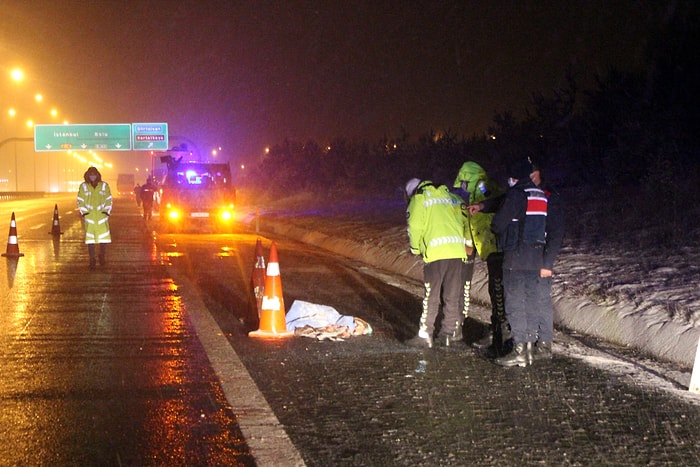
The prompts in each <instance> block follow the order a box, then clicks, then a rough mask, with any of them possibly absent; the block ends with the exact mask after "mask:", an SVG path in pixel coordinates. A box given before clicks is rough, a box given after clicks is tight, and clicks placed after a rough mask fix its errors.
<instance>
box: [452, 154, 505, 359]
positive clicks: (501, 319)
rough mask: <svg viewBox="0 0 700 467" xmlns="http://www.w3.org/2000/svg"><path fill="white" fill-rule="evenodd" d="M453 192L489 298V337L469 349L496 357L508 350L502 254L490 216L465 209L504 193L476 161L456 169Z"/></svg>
mask: <svg viewBox="0 0 700 467" xmlns="http://www.w3.org/2000/svg"><path fill="white" fill-rule="evenodd" d="M453 186H454V191H455V192H456V193H457V194H458V195H459V196H460V197H461V198H462V199H463V200H464V203H465V204H463V205H462V214H463V215H464V218H465V221H466V225H467V233H466V237H467V246H473V247H474V250H475V252H476V253H478V254H479V258H481V260H482V261H485V262H486V266H487V271H488V280H489V283H488V284H489V297H490V298H491V329H490V332H489V333H488V335H487V336H486V337H485V338H484V339H481V340H479V341H476V342H474V343H472V346H473V347H475V348H477V349H479V350H483V351H486V353H487V355H489V356H493V357H498V356H502V355H505V354H507V353H508V352H509V351H510V345H509V344H512V342H511V341H509V339H508V337H509V334H510V332H509V326H508V322H507V320H506V310H505V293H504V290H503V251H501V250H500V249H499V248H498V246H497V244H496V235H495V234H494V233H493V232H492V231H491V220H492V219H493V213H483V212H478V211H475V212H473V213H471V212H469V210H468V206H473V205H476V204H479V203H480V202H482V201H484V200H485V199H488V198H496V197H499V196H501V195H503V194H504V193H505V192H504V190H503V189H502V188H501V187H500V186H499V185H498V184H497V183H496V182H495V181H494V180H492V179H491V178H490V177H489V176H488V175H487V174H486V171H485V170H484V169H483V168H482V167H481V166H480V165H479V164H477V163H476V162H473V161H467V162H465V163H464V164H462V167H461V168H460V169H459V173H458V174H457V178H456V179H455V182H454V185H453ZM473 260H474V252H472V254H471V255H470V257H469V260H468V261H467V263H466V268H465V276H466V287H467V289H470V288H471V282H472V277H473V275H474V261H473ZM465 301H466V304H465V307H464V308H465V309H466V310H469V294H468V293H467V294H465Z"/></svg>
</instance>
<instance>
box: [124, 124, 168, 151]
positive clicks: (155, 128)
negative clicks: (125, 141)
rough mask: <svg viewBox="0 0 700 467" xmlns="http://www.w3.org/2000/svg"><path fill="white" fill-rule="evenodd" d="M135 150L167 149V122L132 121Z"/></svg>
mask: <svg viewBox="0 0 700 467" xmlns="http://www.w3.org/2000/svg"><path fill="white" fill-rule="evenodd" d="M131 130H132V138H131V140H132V141H133V143H134V151H167V150H168V124H167V123H132V124H131Z"/></svg>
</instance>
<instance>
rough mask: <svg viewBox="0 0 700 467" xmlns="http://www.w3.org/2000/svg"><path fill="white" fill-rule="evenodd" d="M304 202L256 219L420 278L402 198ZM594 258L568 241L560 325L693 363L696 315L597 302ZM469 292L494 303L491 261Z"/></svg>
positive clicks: (557, 296)
mask: <svg viewBox="0 0 700 467" xmlns="http://www.w3.org/2000/svg"><path fill="white" fill-rule="evenodd" d="M307 201H308V199H304V198H301V199H296V200H287V202H283V203H279V204H277V205H276V206H274V207H269V206H268V207H266V208H265V209H264V210H261V212H260V213H259V214H260V217H259V218H258V219H257V222H258V223H259V225H261V230H263V231H267V232H271V233H277V234H280V235H284V236H288V237H291V238H295V239H298V240H300V241H303V242H305V243H309V244H313V245H316V246H319V247H321V248H324V249H326V250H329V251H332V252H334V253H336V254H339V255H343V256H345V257H348V258H351V259H355V260H358V261H360V262H363V263H365V264H367V265H370V266H373V267H376V268H379V269H382V270H385V271H387V272H390V273H394V274H399V275H402V276H405V277H409V278H412V279H415V280H417V281H420V280H422V262H421V260H420V258H417V257H414V256H411V255H410V254H409V253H408V251H407V238H406V228H405V220H404V212H403V209H402V207H401V206H400V205H392V203H393V202H394V201H391V200H390V201H387V204H386V205H382V203H376V202H375V203H374V205H373V206H372V208H373V209H379V210H380V211H379V212H376V211H375V212H371V211H370V212H368V210H367V206H364V207H357V206H353V207H351V206H349V205H348V206H343V205H342V203H338V204H336V205H334V207H333V208H326V209H315V210H310V209H309V208H308V206H309V205H310V203H308V202H307ZM243 210H244V211H245V209H243ZM247 211H248V212H247V214H246V213H245V212H243V213H239V214H240V215H241V217H242V220H243V221H244V222H248V223H252V222H256V220H255V209H248V210H247ZM397 212H398V214H397ZM597 263H599V261H598V260H597V259H596V258H594V257H592V256H591V255H581V254H578V253H577V252H575V251H574V249H573V248H571V247H566V243H565V248H564V249H563V251H562V253H561V255H560V259H559V261H558V263H557V265H556V269H557V272H556V274H557V279H556V280H555V285H554V290H553V302H554V309H555V322H556V324H557V325H558V326H563V327H565V328H567V329H569V330H573V331H576V332H578V333H580V334H583V335H589V336H594V337H597V338H600V339H602V340H604V341H608V342H611V343H615V344H618V345H622V346H626V347H629V348H633V349H638V350H639V351H641V352H643V353H646V354H648V355H650V356H652V357H655V358H659V359H661V360H662V361H669V362H672V363H674V364H677V365H680V366H681V367H683V368H685V369H688V370H691V369H692V368H693V364H694V359H695V352H696V348H697V345H698V341H699V340H700V326H699V325H696V323H694V322H692V320H687V319H686V320H683V319H678V317H675V319H674V314H673V313H669V312H668V310H666V309H664V307H663V306H662V305H660V304H659V303H663V301H661V300H657V301H656V302H654V303H649V302H647V303H644V304H643V305H644V306H640V303H635V301H634V296H632V295H629V296H625V294H617V295H616V297H615V299H614V300H612V299H610V296H607V297H603V299H601V300H599V303H595V302H594V301H593V300H591V299H590V297H589V296H588V295H587V291H588V290H590V286H589V288H586V287H585V284H582V283H583V282H585V281H586V280H589V281H595V277H596V276H593V277H592V278H590V279H589V278H588V276H590V275H591V274H596V273H597V272H598V271H599V270H600V269H603V267H602V266H600V265H597ZM619 274H620V279H621V282H622V283H623V285H624V287H627V288H630V287H632V288H633V287H634V283H633V282H632V279H631V278H629V277H626V274H627V272H626V270H625V269H624V268H621V269H620V272H619ZM625 281H626V282H625ZM653 286H654V290H655V292H654V294H656V295H658V296H663V294H664V293H669V292H668V290H669V289H670V288H667V289H663V284H662V283H656V284H653ZM686 286H687V285H686ZM674 293H678V291H677V290H676V292H674ZM647 296H649V294H647ZM472 297H473V298H474V299H475V300H476V301H480V302H482V303H488V302H489V298H488V287H487V278H486V268H485V264H484V263H483V262H481V261H477V266H476V270H475V275H474V282H473V286H472ZM691 298H693V297H691ZM606 300H607V303H606ZM681 379H683V380H685V379H687V381H684V382H683V381H682V384H685V385H687V384H689V379H690V373H688V374H687V378H686V376H682V377H681Z"/></svg>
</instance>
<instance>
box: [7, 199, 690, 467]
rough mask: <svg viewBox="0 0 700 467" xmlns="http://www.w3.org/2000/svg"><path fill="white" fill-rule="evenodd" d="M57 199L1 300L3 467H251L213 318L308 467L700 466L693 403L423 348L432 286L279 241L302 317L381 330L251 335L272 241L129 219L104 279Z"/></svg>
mask: <svg viewBox="0 0 700 467" xmlns="http://www.w3.org/2000/svg"><path fill="white" fill-rule="evenodd" d="M48 204H50V208H49V215H48V216H49V218H48V219H44V217H46V215H43V216H42V215H41V214H37V215H36V216H35V217H36V220H32V219H34V217H31V216H30V215H29V214H27V215H26V218H25V217H23V218H22V221H21V223H19V224H18V229H19V234H20V240H19V242H20V249H21V250H22V251H23V252H24V253H25V257H23V258H20V259H19V260H18V261H17V262H8V263H7V265H6V271H5V272H6V274H7V281H3V282H2V283H1V284H2V288H0V294H2V295H1V297H2V304H3V306H2V312H1V314H0V349H1V350H0V357H2V358H0V374H2V385H1V386H0V396H1V397H0V404H1V407H0V409H1V410H0V433H2V441H1V442H0V464H2V465H253V464H254V463H255V460H254V456H255V454H254V452H255V448H253V449H251V447H250V446H251V442H249V441H251V440H245V439H244V436H243V432H242V430H241V428H240V426H239V423H238V422H239V421H241V422H242V421H243V420H244V419H245V417H246V416H248V415H250V414H248V413H243V412H240V413H237V412H236V411H235V410H234V409H232V406H233V407H238V406H239V404H238V402H237V399H239V398H244V397H246V394H240V393H239V394H237V393H236V391H235V385H234V390H227V391H225V389H222V385H221V384H220V383H219V380H218V378H217V373H216V372H215V370H214V369H213V368H212V366H211V364H210V362H211V361H214V360H215V359H214V358H213V357H212V355H207V354H205V350H204V349H205V346H203V345H202V342H203V341H205V340H206V339H205V337H206V336H203V335H200V336H199V337H198V336H197V335H196V333H195V326H194V325H193V324H192V315H193V313H194V312H195V311H196V312H197V313H210V314H211V316H213V318H214V319H215V320H216V323H217V324H218V326H219V328H220V330H218V331H217V332H218V333H220V334H221V335H223V336H224V337H225V338H226V339H227V340H228V342H230V345H231V346H232V347H233V349H235V351H236V353H237V354H238V358H240V360H241V361H242V362H243V364H245V367H246V368H247V372H248V373H249V374H250V375H251V376H252V378H253V379H254V381H255V382H256V384H257V388H258V390H259V391H260V392H261V393H262V395H263V396H264V399H265V400H266V401H267V403H269V405H270V406H271V408H272V410H273V411H274V415H275V416H276V418H277V419H278V420H279V422H281V423H282V425H283V427H284V429H285V431H286V433H287V435H288V436H289V438H290V439H291V441H292V442H293V443H294V446H295V448H296V449H297V450H298V451H299V452H300V454H301V457H303V459H304V461H305V462H306V464H307V465H314V466H316V465H318V466H327V465H401V466H403V465H501V466H502V465H697V464H700V431H699V430H698V429H697V428H698V427H699V426H700V405H699V404H696V403H692V402H690V401H688V400H687V399H685V398H680V397H676V396H674V395H672V394H668V393H667V392H665V391H662V390H658V389H654V388H651V387H648V386H645V385H640V384H636V383H635V382H634V380H632V379H630V378H627V377H626V375H624V374H622V375H620V374H613V373H610V372H606V371H602V370H598V369H596V368H593V367H590V366H588V365H585V364H583V363H581V362H580V361H579V360H575V359H571V358H569V357H566V356H563V355H560V354H558V355H556V356H555V358H554V360H553V361H551V362H545V363H542V364H539V365H537V366H533V367H531V368H527V369H502V368H499V367H496V366H494V365H493V364H492V363H491V362H489V361H487V360H485V359H483V358H481V357H480V356H478V355H477V354H475V353H474V352H472V351H471V350H469V349H466V348H465V349H461V350H454V349H449V350H448V349H435V350H427V351H419V350H414V349H411V348H408V347H406V346H405V345H403V344H402V342H403V341H404V340H405V339H407V338H408V337H410V336H411V335H412V334H413V333H414V332H415V324H414V323H416V322H417V316H418V313H419V310H420V299H419V298H418V297H417V296H416V295H415V294H414V293H411V292H410V291H409V290H410V289H411V287H412V286H415V284H404V285H405V286H403V285H402V286H401V287H397V286H395V285H387V283H386V282H387V281H386V280H384V279H381V278H377V276H376V274H366V273H370V272H372V271H369V270H367V269H365V268H364V267H363V266H362V265H359V264H356V263H353V262H350V261H346V260H339V259H338V258H334V257H332V256H327V255H324V254H323V253H322V252H320V251H318V250H316V249H314V248H313V247H309V246H306V245H302V244H299V243H295V242H293V241H287V240H284V239H274V240H275V241H276V242H277V247H278V251H279V257H280V270H281V275H282V284H283V289H284V300H285V303H286V305H287V307H289V306H290V305H291V303H292V302H293V301H294V300H295V299H301V300H306V301H311V302H315V303H322V304H327V305H331V306H334V307H336V308H337V309H338V310H340V311H341V312H343V313H346V314H354V315H357V316H360V317H363V318H365V319H366V320H367V321H369V322H370V323H371V324H372V326H373V327H374V330H375V332H374V335H372V336H363V337H356V338H352V339H349V340H348V341H345V342H330V341H323V342H319V341H315V340H312V339H308V338H301V337H295V338H288V339H283V340H272V341H270V340H260V339H253V338H250V337H248V336H247V332H248V331H250V330H254V329H256V328H257V322H256V316H257V312H256V311H255V309H254V305H253V303H252V301H251V296H250V291H249V281H250V275H251V272H252V266H253V264H254V246H255V240H256V238H257V236H256V235H251V234H248V233H245V232H242V233H240V234H234V235H186V234H185V235H159V236H158V237H157V240H155V241H154V238H153V237H152V235H151V234H150V229H145V228H143V226H142V225H141V223H140V219H139V218H138V217H137V214H136V211H135V209H133V207H131V206H127V205H123V209H122V211H121V214H119V211H118V210H117V211H116V214H115V216H114V219H113V229H114V240H115V243H114V244H113V245H111V249H110V250H109V253H108V262H109V263H108V265H107V266H106V267H105V268H104V269H102V270H98V271H96V272H95V273H88V271H87V266H86V257H85V246H84V245H83V244H82V231H81V229H80V226H79V224H77V222H76V221H77V218H72V217H71V216H73V214H65V218H62V227H63V230H64V231H65V233H64V235H63V236H61V239H60V241H58V242H53V241H52V239H51V236H49V235H47V232H48V230H50V225H49V224H48V221H49V220H50V209H52V208H53V202H51V203H48ZM59 206H61V205H60V204H59ZM72 206H73V205H72V204H71V205H70V206H68V207H69V208H72ZM5 208H6V203H0V216H3V217H8V216H6V213H5V210H4V209H5ZM38 209H40V210H41V209H43V208H42V207H41V206H40V207H39V208H38ZM61 212H62V215H63V213H64V212H65V210H64V209H62V210H61ZM23 216H25V215H24V214H23ZM8 219H9V217H8ZM1 220H2V218H0V221H1ZM42 221H46V223H45V224H44V225H41V224H42ZM8 224H9V223H8ZM2 225H6V224H1V223H0V226H2ZM5 228H6V227H5ZM269 243H270V239H266V238H264V245H265V250H266V254H267V248H268V247H269ZM13 264H14V266H13ZM396 281H399V279H397V278H392V282H396ZM184 282H186V285H185V286H183V283H184ZM191 296H196V300H193V298H192V297H191ZM192 303H195V304H201V306H199V305H196V306H193V305H192ZM188 307H189V308H188ZM204 308H206V310H205V309H204ZM196 329H199V328H196ZM467 331H468V337H469V339H475V338H476V337H478V335H479V334H480V333H481V332H483V325H481V324H480V323H479V322H476V321H474V320H470V321H469V323H468V325H467ZM567 345H568V344H567ZM221 376H222V375H219V377H221ZM223 377H224V379H233V380H234V381H235V379H236V378H239V377H241V375H223ZM226 387H230V386H226V385H224V388H226ZM239 387H241V388H242V387H244V386H243V385H241V386H239ZM224 392H226V396H225V395H224ZM246 392H249V391H246ZM226 397H228V398H229V400H228V401H227V399H226ZM256 397H257V396H256ZM232 400H233V401H232ZM253 441H255V442H256V443H257V444H256V445H257V446H260V443H262V444H263V445H266V447H270V448H274V447H275V445H276V444H277V443H281V442H280V441H279V440H278V439H277V438H275V437H273V436H270V437H265V436H260V437H259V439H256V440H253ZM268 464H269V465H282V462H280V463H275V462H269V461H268V462H267V464H266V465H268Z"/></svg>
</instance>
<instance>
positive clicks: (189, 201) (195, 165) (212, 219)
mask: <svg viewBox="0 0 700 467" xmlns="http://www.w3.org/2000/svg"><path fill="white" fill-rule="evenodd" d="M161 161H162V162H165V163H166V164H167V166H168V170H167V172H166V175H165V178H164V179H163V182H162V183H161V187H160V213H159V217H160V223H161V228H162V229H164V230H167V231H182V230H189V229H193V228H201V227H205V228H207V229H213V230H216V231H227V232H228V231H231V230H232V229H233V221H234V219H233V213H234V207H235V203H236V189H235V187H234V186H233V181H232V180H231V167H230V166H229V164H227V163H226V164H221V163H217V164H214V163H204V162H181V159H179V160H175V159H173V158H172V157H171V156H164V157H161Z"/></svg>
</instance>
